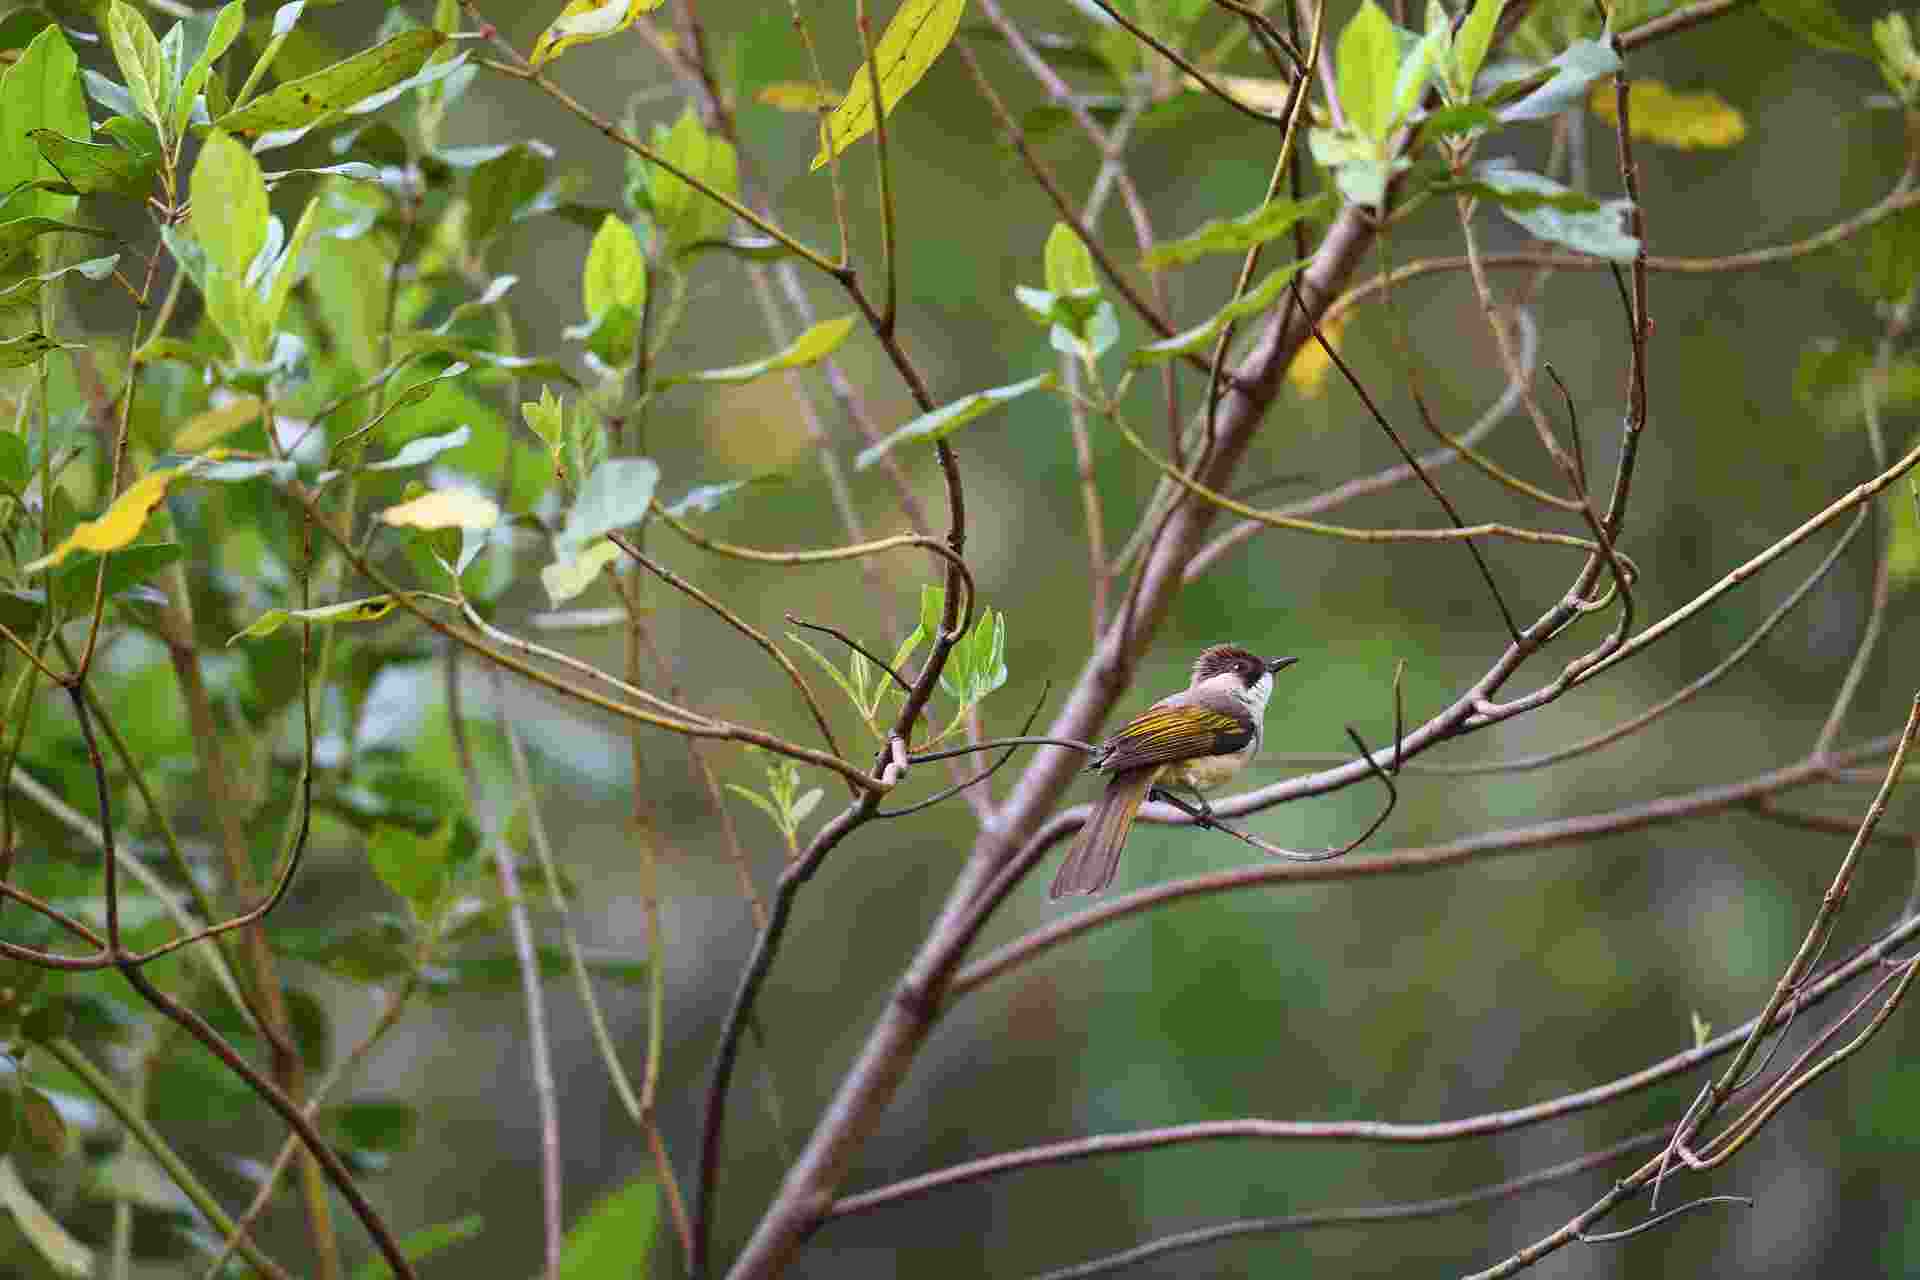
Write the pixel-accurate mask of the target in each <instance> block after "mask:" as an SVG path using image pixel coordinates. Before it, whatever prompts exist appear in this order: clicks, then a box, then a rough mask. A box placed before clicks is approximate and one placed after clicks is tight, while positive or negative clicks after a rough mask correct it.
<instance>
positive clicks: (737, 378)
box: [660, 314, 859, 386]
mask: <svg viewBox="0 0 1920 1280" xmlns="http://www.w3.org/2000/svg"><path fill="white" fill-rule="evenodd" d="M858 318H859V317H857V316H854V315H851V314H849V315H844V316H837V317H835V318H834V319H832V320H822V321H820V323H818V324H816V325H814V326H813V327H812V328H810V329H808V330H807V331H806V332H805V333H803V334H801V335H800V336H799V337H797V338H795V339H794V340H793V341H792V342H790V343H788V344H787V345H786V346H785V347H782V348H781V349H780V350H778V351H776V352H774V353H773V354H772V355H770V356H768V357H766V358H765V359H764V360H755V361H753V362H752V363H750V364H736V365H728V366H727V367H725V368H722V369H702V370H700V371H698V372H697V373H677V374H674V375H673V376H672V377H669V378H663V379H661V383H660V385H662V386H672V385H673V384H675V383H680V382H720V383H741V382H752V381H753V380H754V379H755V378H761V377H765V376H766V375H767V374H769V373H777V372H779V371H780V370H782V369H799V368H804V367H805V366H807V365H810V364H817V363H819V362H820V361H822V360H825V359H826V358H827V357H828V356H830V355H832V354H833V353H834V351H835V350H836V349H837V348H838V347H839V346H840V344H841V343H842V342H845V341H846V339H847V335H848V334H849V333H852V332H853V325H854V322H855V321H856V320H857V319H858Z"/></svg>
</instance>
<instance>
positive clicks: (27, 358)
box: [0, 331, 86, 369]
mask: <svg viewBox="0 0 1920 1280" xmlns="http://www.w3.org/2000/svg"><path fill="white" fill-rule="evenodd" d="M84 350H86V348H85V347H83V346H82V345H81V344H80V343H77V342H56V341H55V340H54V339H52V338H49V337H48V336H47V335H46V334H44V333H40V332H38V331H36V332H33V333H23V334H21V335H20V336H19V337H17V338H8V339H6V340H4V341H0V369H24V368H25V367H26V366H28V365H30V364H34V363H36V362H38V361H39V360H40V358H41V357H43V356H45V355H46V354H47V353H48V352H50V351H84Z"/></svg>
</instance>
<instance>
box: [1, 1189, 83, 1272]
mask: <svg viewBox="0 0 1920 1280" xmlns="http://www.w3.org/2000/svg"><path fill="white" fill-rule="evenodd" d="M0 1209H5V1210H6V1212H7V1214H8V1215H9V1216H10V1217H11V1218H12V1219H13V1225H14V1226H15V1227H16V1228H18V1229H19V1231H20V1234H21V1235H23V1236H25V1237H26V1238H27V1240H28V1242H29V1243H30V1244H31V1245H32V1246H33V1249H34V1252H36V1253H38V1254H39V1255H40V1258H41V1260H42V1261H43V1262H45V1263H46V1264H47V1266H48V1268H50V1269H51V1270H52V1272H53V1273H54V1274H55V1275H58V1276H61V1277H67V1278H70V1280H87V1278H88V1277H89V1276H91V1275H93V1273H94V1272H93V1251H92V1250H91V1249H88V1248H87V1246H85V1245H83V1244H81V1243H80V1242H79V1241H78V1240H76V1239H74V1238H73V1237H72V1236H71V1235H68V1234H67V1229H66V1228H65V1227H63V1226H61V1225H60V1224H59V1223H58V1222H57V1221H55V1220H54V1217H53V1215H52V1214H50V1213H48V1212H47V1211H46V1209H45V1208H44V1207H43V1206H42V1205H41V1204H40V1202H39V1201H38V1200H36V1199H34V1198H33V1193H32V1192H31V1191H28V1190H27V1188H26V1185H25V1184H24V1183H22V1182H21V1181H20V1175H19V1174H17V1173H15V1172H14V1170H13V1162H12V1161H4V1160H0Z"/></svg>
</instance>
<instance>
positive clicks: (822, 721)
mask: <svg viewBox="0 0 1920 1280" xmlns="http://www.w3.org/2000/svg"><path fill="white" fill-rule="evenodd" d="M607 541H609V542H611V543H612V544H613V545H614V546H616V547H619V548H620V549H621V550H622V551H624V552H626V553H627V558H628V559H630V560H632V561H633V562H634V563H635V564H637V565H639V566H640V567H641V568H643V569H645V570H646V571H647V572H648V573H651V574H652V575H653V576H654V577H656V578H658V579H660V581H662V582H664V583H666V584H667V585H668V586H670V587H672V588H674V589H675V590H677V591H680V592H683V593H684V594H686V595H689V596H691V597H693V598H694V599H695V600H697V601H699V602H700V603H701V604H703V605H705V606H706V607H707V608H708V609H709V610H711V611H712V612H713V613H714V615H715V616H717V617H718V618H720V619H721V621H723V622H725V623H726V624H727V625H728V626H730V627H732V628H733V629H734V630H736V631H738V632H739V633H740V634H741V635H744V636H746V637H747V639H749V640H751V641H753V642H754V643H755V644H757V645H759V646H760V648H761V650H762V651H764V652H765V653H766V655H767V656H768V657H769V658H772V659H773V661H774V663H775V665H777V666H778V667H779V668H780V669H781V670H782V671H784V672H786V673H787V678H788V679H789V680H791V681H793V686H794V688H796V689H798V690H799V691H800V700H801V701H802V702H804V703H806V704H807V710H808V712H810V713H811V714H812V716H813V723H814V725H815V726H816V727H817V728H818V729H819V730H820V736H821V737H822V738H825V739H826V741H827V750H829V751H831V752H833V754H834V755H836V756H837V755H839V754H840V744H839V743H838V742H836V741H835V740H834V737H833V726H832V725H830V724H828V723H827V713H826V712H825V711H824V710H822V709H821V706H820V700H819V699H818V698H815V697H814V696H813V690H812V689H811V688H810V687H809V686H808V685H807V681H806V678H805V677H804V676H802V675H801V674H800V668H798V667H796V666H794V665H793V659H791V658H789V657H788V656H787V655H786V654H785V653H783V652H781V650H780V646H779V645H777V644H775V643H774V642H773V641H772V640H771V639H769V638H768V636H767V633H766V632H764V631H762V630H760V628H758V627H756V626H754V625H753V624H752V623H750V622H748V621H747V620H746V619H745V618H743V617H741V616H740V615H739V614H737V613H735V612H734V611H733V610H731V609H729V608H727V606H726V605H724V604H721V603H720V601H719V600H717V599H715V598H714V597H713V596H712V595H710V594H709V593H707V592H706V591H703V590H701V589H700V588H699V587H697V586H695V585H694V584H693V583H691V582H689V581H687V580H686V579H685V578H683V577H681V576H680V575H679V574H677V573H675V572H674V571H673V570H671V569H669V568H667V567H666V566H665V565H663V564H661V563H660V562H659V561H658V560H655V559H654V558H653V557H652V556H650V555H648V554H647V553H646V552H644V551H642V550H641V549H640V547H639V545H638V544H637V543H635V542H634V540H633V539H631V538H629V537H627V535H626V534H624V533H619V532H613V533H609V534H608V535H607Z"/></svg>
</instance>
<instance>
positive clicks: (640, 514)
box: [553, 458, 660, 560]
mask: <svg viewBox="0 0 1920 1280" xmlns="http://www.w3.org/2000/svg"><path fill="white" fill-rule="evenodd" d="M659 483H660V467H659V465H658V464H657V463H655V462H654V461H653V459H651V458H608V459H607V460H606V461H605V462H602V463H601V464H600V465H599V466H597V467H595V468H594V469H593V474H592V475H590V476H588V477H587V480H586V483H585V484H583V485H581V486H580V495H579V496H578V497H577V498H575V499H574V501H573V506H572V508H571V509H570V510H569V511H568V512H567V520H566V523H565V524H564V525H563V526H562V527H561V530H560V533H559V535H558V536H557V537H556V538H554V540H553V548H554V559H555V560H571V559H573V558H574V557H575V556H576V555H578V554H579V553H580V551H581V549H582V548H584V547H585V546H586V545H587V544H588V543H589V542H592V541H593V540H594V539H595V538H598V537H602V536H604V535H605V534H609V533H612V532H613V531H614V530H615V529H619V528H623V527H625V526H627V525H630V524H638V523H639V522H640V521H641V520H642V519H644V518H645V517H646V514H647V508H648V507H650V506H652V505H653V492H654V489H655V488H656V487H657V486H658V485H659Z"/></svg>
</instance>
